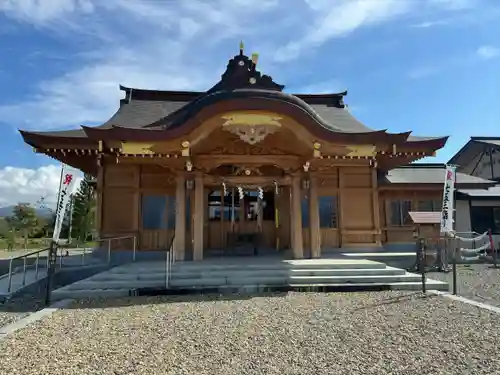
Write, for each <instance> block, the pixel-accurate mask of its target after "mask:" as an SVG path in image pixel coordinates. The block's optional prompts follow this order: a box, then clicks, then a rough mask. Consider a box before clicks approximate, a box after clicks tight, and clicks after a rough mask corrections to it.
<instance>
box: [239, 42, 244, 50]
mask: <svg viewBox="0 0 500 375" xmlns="http://www.w3.org/2000/svg"><path fill="white" fill-rule="evenodd" d="M244 48H245V45H244V44H243V41H242V40H240V50H241V51H243V49H244Z"/></svg>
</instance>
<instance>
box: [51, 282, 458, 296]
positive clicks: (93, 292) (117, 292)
mask: <svg viewBox="0 0 500 375" xmlns="http://www.w3.org/2000/svg"><path fill="white" fill-rule="evenodd" d="M426 285H427V290H440V291H449V287H448V284H446V283H444V282H441V281H436V280H431V279H429V280H427V283H426ZM275 287H276V290H280V289H282V286H280V285H277V286H275ZM351 287H355V288H356V290H357V291H361V290H363V289H364V288H366V290H374V289H376V288H377V287H380V288H381V289H389V290H407V291H416V290H421V288H422V284H421V283H420V282H394V283H357V284H346V283H331V284H291V285H289V289H290V290H298V291H314V290H315V289H317V290H320V291H325V292H328V291H330V292H335V290H336V289H337V290H346V289H347V290H348V289H349V288H351ZM213 288H214V287H213V286H206V287H190V288H189V289H191V290H192V291H193V293H196V292H200V293H203V291H204V290H210V291H213ZM182 290H186V288H183V289H182ZM217 290H218V292H221V293H224V292H230V293H237V292H240V293H241V292H259V291H267V292H269V291H272V290H273V285H257V284H247V285H223V286H220V287H218V288H217ZM174 292H175V291H174ZM133 294H134V291H133V290H131V289H80V290H65V289H58V290H55V291H54V292H52V299H53V300H62V299H67V298H116V297H127V296H130V295H133Z"/></svg>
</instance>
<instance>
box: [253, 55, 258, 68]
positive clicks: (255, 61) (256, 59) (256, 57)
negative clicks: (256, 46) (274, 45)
mask: <svg viewBox="0 0 500 375" xmlns="http://www.w3.org/2000/svg"><path fill="white" fill-rule="evenodd" d="M257 61H259V54H258V53H252V62H253V64H254V65H257Z"/></svg>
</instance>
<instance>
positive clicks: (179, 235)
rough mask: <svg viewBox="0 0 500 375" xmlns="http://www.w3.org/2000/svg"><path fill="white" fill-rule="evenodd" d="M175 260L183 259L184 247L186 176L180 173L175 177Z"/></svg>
mask: <svg viewBox="0 0 500 375" xmlns="http://www.w3.org/2000/svg"><path fill="white" fill-rule="evenodd" d="M175 183H176V186H175V238H174V257H175V260H184V257H185V248H186V177H185V176H184V174H180V175H178V176H177V178H176V179H175Z"/></svg>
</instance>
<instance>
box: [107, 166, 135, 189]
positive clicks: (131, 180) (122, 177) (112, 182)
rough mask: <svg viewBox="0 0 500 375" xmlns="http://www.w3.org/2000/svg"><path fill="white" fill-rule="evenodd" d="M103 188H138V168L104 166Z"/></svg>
mask: <svg viewBox="0 0 500 375" xmlns="http://www.w3.org/2000/svg"><path fill="white" fill-rule="evenodd" d="M104 187H105V188H108V187H110V188H111V187H113V188H118V187H135V188H138V187H139V166H137V165H127V164H107V165H105V166H104Z"/></svg>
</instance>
